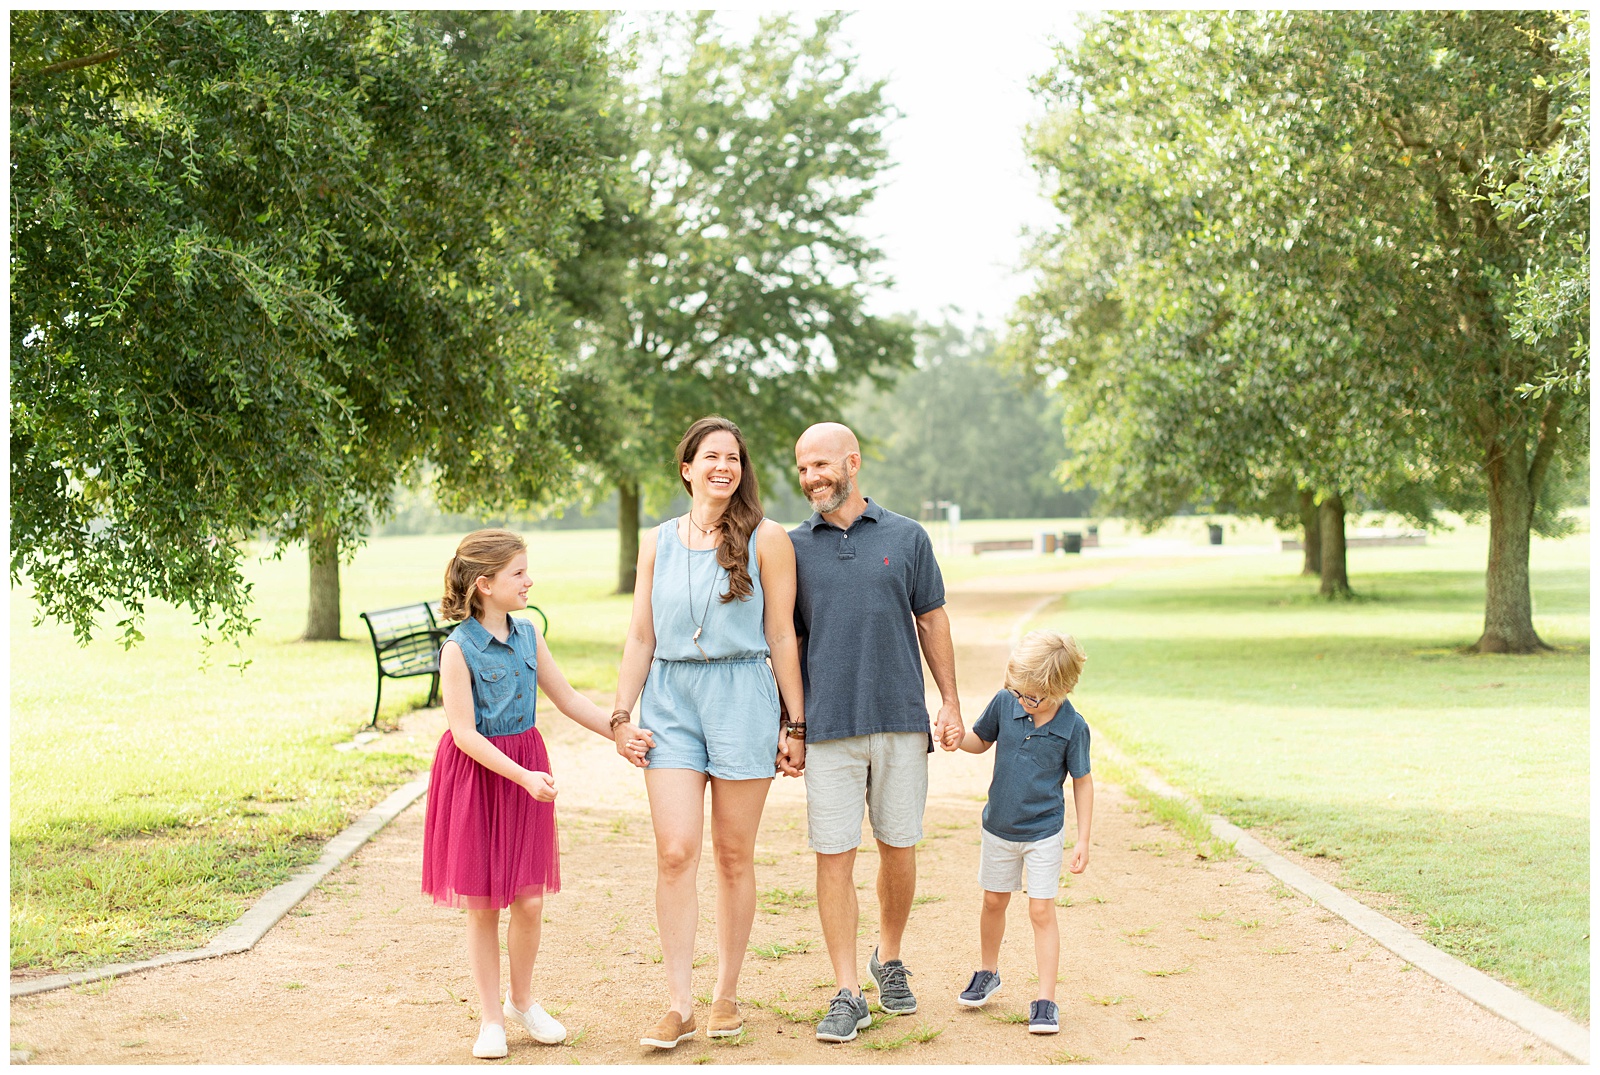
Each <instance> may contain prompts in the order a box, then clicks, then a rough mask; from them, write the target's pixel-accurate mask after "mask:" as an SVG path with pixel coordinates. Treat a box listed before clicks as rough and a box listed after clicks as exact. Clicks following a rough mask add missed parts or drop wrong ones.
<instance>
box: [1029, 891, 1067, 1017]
mask: <svg viewBox="0 0 1600 1075" xmlns="http://www.w3.org/2000/svg"><path fill="white" fill-rule="evenodd" d="M1028 918H1029V919H1031V920H1032V921H1033V954H1034V958H1035V959H1037V960H1038V961H1039V999H1040V1000H1048V1001H1051V1002H1054V1001H1055V999H1056V975H1057V973H1059V971H1060V967H1061V933H1060V931H1059V930H1058V929H1057V928H1056V903H1055V901H1054V900H1035V899H1030V900H1029V901H1028Z"/></svg>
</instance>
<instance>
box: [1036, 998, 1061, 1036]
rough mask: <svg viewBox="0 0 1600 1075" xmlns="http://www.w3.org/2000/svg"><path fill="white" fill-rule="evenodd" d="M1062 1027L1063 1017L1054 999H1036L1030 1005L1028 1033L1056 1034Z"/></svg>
mask: <svg viewBox="0 0 1600 1075" xmlns="http://www.w3.org/2000/svg"><path fill="white" fill-rule="evenodd" d="M1060 1029H1061V1018H1060V1015H1059V1014H1058V1012H1057V1009H1056V1002H1055V1001H1053V1000H1036V1001H1034V1002H1033V1003H1032V1004H1030V1005H1028V1033H1029V1034H1054V1033H1057V1032H1058V1031H1059V1030H1060Z"/></svg>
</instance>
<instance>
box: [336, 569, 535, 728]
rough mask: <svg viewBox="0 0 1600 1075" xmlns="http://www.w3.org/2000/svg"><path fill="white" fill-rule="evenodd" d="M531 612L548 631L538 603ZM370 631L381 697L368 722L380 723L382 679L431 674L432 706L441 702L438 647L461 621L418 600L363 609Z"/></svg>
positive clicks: (429, 696)
mask: <svg viewBox="0 0 1600 1075" xmlns="http://www.w3.org/2000/svg"><path fill="white" fill-rule="evenodd" d="M528 611H530V612H532V613H533V614H534V615H536V616H538V617H539V629H540V632H541V633H544V634H548V633H549V630H550V621H549V620H548V619H547V618H546V617H545V614H544V612H543V611H541V610H540V609H539V607H538V606H537V605H529V606H528ZM361 618H362V620H364V621H365V622H366V625H367V633H368V634H370V635H371V636H372V653H373V656H374V657H375V658H376V659H377V662H378V697H377V700H376V701H374V702H373V703H372V720H371V722H370V723H369V724H368V725H367V726H368V727H369V728H375V727H377V725H378V707H379V706H381V705H382V704H383V681H384V679H385V678H388V679H409V678H410V677H412V676H432V677H433V683H432V685H430V686H429V688H428V701H427V704H428V705H430V706H433V705H438V704H439V647H440V646H442V645H444V640H445V639H447V638H449V637H450V632H451V631H452V630H454V629H455V626H456V623H459V622H460V621H454V622H452V621H448V620H445V619H444V618H443V613H441V612H440V611H439V602H437V601H418V602H417V603H416V604H414V605H398V606H396V607H395V608H380V609H375V610H374V611H371V612H363V613H362V614H361Z"/></svg>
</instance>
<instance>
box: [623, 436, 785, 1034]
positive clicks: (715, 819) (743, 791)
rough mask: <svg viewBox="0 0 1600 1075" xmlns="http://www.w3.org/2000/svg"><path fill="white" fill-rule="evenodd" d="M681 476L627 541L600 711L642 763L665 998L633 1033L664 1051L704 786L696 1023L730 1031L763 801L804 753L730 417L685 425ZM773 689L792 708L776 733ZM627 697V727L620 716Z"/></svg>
mask: <svg viewBox="0 0 1600 1075" xmlns="http://www.w3.org/2000/svg"><path fill="white" fill-rule="evenodd" d="M678 473H679V476H680V478H681V479H682V481H683V486H684V488H685V489H687V490H688V491H689V495H690V506H689V512H688V514H687V515H684V516H683V517H681V518H678V519H670V520H668V521H667V522H664V523H662V524H661V525H660V526H659V527H657V528H656V529H655V530H653V531H650V532H649V533H647V534H645V535H643V537H642V538H641V539H640V542H639V574H638V581H637V583H636V584H635V586H634V595H633V618H632V621H631V622H630V624H629V626H628V638H627V642H626V644H625V645H624V647H623V652H622V668H621V670H620V671H619V673H618V678H617V698H616V705H615V707H614V711H613V713H612V716H611V719H612V722H613V728H614V730H615V738H616V742H617V750H618V751H619V752H620V753H621V754H622V755H623V756H624V757H626V758H628V759H629V760H630V761H635V762H637V761H638V760H639V759H640V758H642V759H643V760H644V762H645V763H646V768H645V778H644V779H645V789H646V791H647V792H648V794H649V797H650V817H651V822H652V824H653V826H654V828H655V838H656V926H657V929H658V930H659V932H660V936H661V962H662V967H663V969H664V970H665V971H666V975H667V994H668V997H669V998H670V1006H669V1008H668V1010H667V1013H666V1015H664V1016H663V1017H662V1018H661V1020H660V1021H659V1022H658V1023H656V1024H655V1025H654V1026H652V1027H650V1028H649V1029H647V1030H646V1031H645V1032H644V1035H643V1037H641V1039H640V1041H641V1042H642V1043H643V1044H645V1045H653V1046H656V1047H657V1048H661V1049H670V1048H672V1047H673V1046H675V1045H677V1044H678V1042H680V1041H683V1040H685V1039H686V1038H690V1037H693V1036H694V1033H695V1029H696V1027H695V1018H694V996H693V994H692V993H691V991H690V975H691V971H692V964H693V961H694V938H695V926H696V924H697V923H698V921H699V917H700V908H699V900H698V897H697V894H696V883H695V882H696V877H697V874H698V872H699V865H700V845H701V832H702V831H703V825H704V817H705V791H706V787H707V785H708V784H709V786H710V788H711V842H712V847H713V849H714V850H715V853H716V868H717V984H716V989H715V991H714V992H713V993H712V1004H711V1012H710V1018H709V1020H708V1023H707V1028H706V1030H707V1033H708V1035H709V1036H711V1037H731V1036H733V1035H735V1034H738V1033H739V1031H740V1029H741V1028H742V1026H743V1022H742V1019H741V1017H740V1015H739V1006H738V987H739V971H740V968H741V966H742V965H743V963H744V954H745V947H746V945H747V944H748V942H749V940H750V925H751V922H752V921H753V920H754V918H755V909H756V884H755V845H756V829H757V827H758V826H759V825H760V823H761V809H762V806H763V805H765V803H766V799H767V789H768V787H769V786H770V782H771V780H772V777H773V775H774V774H775V772H776V771H778V770H781V771H783V772H784V773H786V774H788V775H790V776H798V775H799V773H800V770H801V768H802V767H803V765H804V764H805V753H804V752H805V701H804V695H803V693H802V689H801V684H800V652H799V646H798V644H797V642H796V639H795V633H794V593H795V568H794V546H793V545H792V544H791V543H790V541H789V535H788V534H787V533H786V532H785V531H784V529H783V527H782V526H781V525H779V524H778V523H776V522H773V521H771V520H769V519H765V518H763V516H762V512H761V494H760V490H759V489H758V487H757V484H756V476H755V472H754V471H752V470H751V469H750V455H749V452H748V451H747V450H746V448H745V443H744V437H743V435H742V434H740V432H739V427H738V426H736V425H734V424H733V423H732V422H730V421H728V420H727V419H725V418H716V417H712V418H702V419H700V420H699V421H698V422H696V423H694V425H692V426H690V427H689V431H688V432H687V433H685V434H684V436H683V440H682V441H681V442H680V443H679V444H678ZM769 660H770V662H771V663H770V665H769V663H768V662H769ZM774 681H776V682H774ZM641 692H642V693H641ZM779 692H782V694H783V700H784V703H785V705H786V708H787V709H788V712H789V715H790V717H791V718H792V719H791V720H789V721H787V722H786V723H785V724H784V726H783V727H782V728H781V729H780V727H779V721H778V694H779ZM635 701H638V703H639V727H638V728H633V727H632V726H631V724H630V715H631V712H632V710H633V706H634V702H635Z"/></svg>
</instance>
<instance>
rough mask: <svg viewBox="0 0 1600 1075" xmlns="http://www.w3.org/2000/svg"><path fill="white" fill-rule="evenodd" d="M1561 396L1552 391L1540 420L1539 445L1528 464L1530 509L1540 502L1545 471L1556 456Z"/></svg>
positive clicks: (1559, 428) (1559, 427) (1559, 431)
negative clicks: (1540, 491)
mask: <svg viewBox="0 0 1600 1075" xmlns="http://www.w3.org/2000/svg"><path fill="white" fill-rule="evenodd" d="M1561 404H1562V399H1561V396H1560V395H1559V394H1557V393H1555V392H1552V393H1550V399H1549V402H1547V403H1546V404H1545V405H1544V418H1543V419H1541V420H1540V422H1539V446H1538V447H1537V448H1535V449H1534V452H1533V462H1532V463H1530V464H1529V465H1528V510H1529V511H1530V512H1531V511H1532V510H1533V508H1534V506H1535V505H1536V504H1538V503H1539V490H1540V489H1542V488H1543V487H1544V476H1545V473H1546V472H1547V471H1548V470H1549V469H1550V461H1551V460H1552V459H1554V458H1555V454H1556V441H1557V440H1559V439H1560V437H1561Z"/></svg>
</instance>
